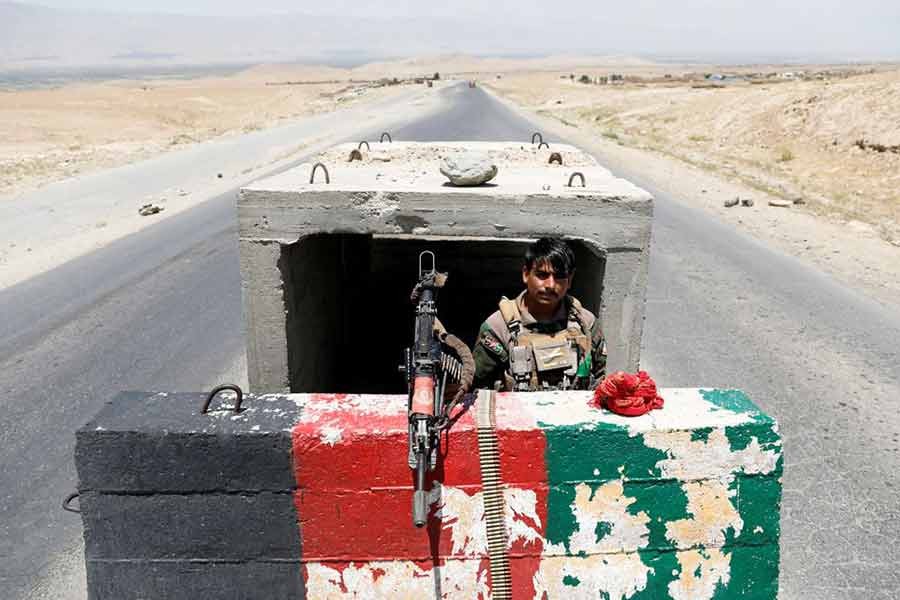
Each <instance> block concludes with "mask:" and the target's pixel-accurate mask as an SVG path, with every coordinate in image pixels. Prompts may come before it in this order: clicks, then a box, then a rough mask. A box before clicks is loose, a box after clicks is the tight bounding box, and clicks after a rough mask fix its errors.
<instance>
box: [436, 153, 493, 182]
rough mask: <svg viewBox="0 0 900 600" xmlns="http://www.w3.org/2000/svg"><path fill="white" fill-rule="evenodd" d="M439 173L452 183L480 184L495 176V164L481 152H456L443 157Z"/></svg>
mask: <svg viewBox="0 0 900 600" xmlns="http://www.w3.org/2000/svg"><path fill="white" fill-rule="evenodd" d="M441 173H443V174H444V175H445V176H446V177H447V179H449V180H450V183H452V184H453V185H461V186H473V185H481V184H482V183H487V182H488V181H490V180H491V179H493V178H494V177H496V176H497V165H495V164H494V163H492V162H491V161H490V159H489V158H488V157H487V156H483V155H481V154H476V153H466V154H457V155H451V156H447V157H445V158H444V160H443V162H442V163H441Z"/></svg>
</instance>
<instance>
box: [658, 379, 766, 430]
mask: <svg viewBox="0 0 900 600" xmlns="http://www.w3.org/2000/svg"><path fill="white" fill-rule="evenodd" d="M659 395H660V396H662V398H663V400H664V401H665V404H664V405H663V407H662V408H661V409H659V410H653V411H650V412H649V413H647V416H649V417H650V420H651V422H652V429H655V430H665V431H671V430H679V429H680V430H685V429H702V428H706V427H729V426H733V425H743V424H744V423H749V422H751V421H753V418H754V417H755V416H756V414H755V413H752V412H735V411H732V410H728V409H727V408H722V407H720V406H717V405H715V404H713V403H712V402H710V401H709V400H707V399H705V398H704V397H703V396H702V395H701V394H700V389H699V388H664V389H661V390H659Z"/></svg>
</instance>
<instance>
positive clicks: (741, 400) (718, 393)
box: [699, 389, 774, 423]
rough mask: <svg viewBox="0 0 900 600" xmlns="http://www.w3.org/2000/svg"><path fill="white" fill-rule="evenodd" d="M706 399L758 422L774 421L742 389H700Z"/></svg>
mask: <svg viewBox="0 0 900 600" xmlns="http://www.w3.org/2000/svg"><path fill="white" fill-rule="evenodd" d="M699 392H700V395H701V396H702V397H703V399H704V400H706V401H707V402H709V403H710V404H713V405H714V406H717V407H719V408H724V409H725V410H730V411H731V412H736V413H741V414H746V415H747V416H749V417H750V418H752V419H753V420H754V421H756V422H757V423H773V422H774V421H773V420H772V417H770V416H769V415H767V414H766V413H764V412H762V411H761V410H760V409H759V407H758V406H756V405H755V404H754V403H753V401H752V400H750V398H748V397H747V394H745V393H744V392H742V391H740V390H710V389H701V390H699Z"/></svg>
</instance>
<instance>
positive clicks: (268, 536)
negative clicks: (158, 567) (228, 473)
mask: <svg viewBox="0 0 900 600" xmlns="http://www.w3.org/2000/svg"><path fill="white" fill-rule="evenodd" d="M79 501H80V505H81V516H82V519H84V549H85V556H86V557H87V558H88V559H100V558H106V559H133V558H138V559H163V558H165V559H197V558H215V559H229V560H238V561H247V560H257V559H269V560H270V559H287V560H290V559H298V558H299V557H300V533H299V529H298V525H297V517H296V514H297V513H296V510H295V509H294V497H293V495H292V494H291V493H277V494H276V493H272V492H261V493H258V494H150V495H140V496H137V495H130V494H126V495H122V494H100V493H97V492H88V493H85V494H82V495H81V497H80V498H79Z"/></svg>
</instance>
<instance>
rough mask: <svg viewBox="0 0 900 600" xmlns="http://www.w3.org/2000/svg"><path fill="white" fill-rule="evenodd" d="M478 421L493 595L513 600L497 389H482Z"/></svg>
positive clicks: (497, 599) (505, 599)
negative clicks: (499, 437) (498, 438)
mask: <svg viewBox="0 0 900 600" xmlns="http://www.w3.org/2000/svg"><path fill="white" fill-rule="evenodd" d="M475 424H476V427H477V430H478V460H479V462H480V464H481V488H482V498H483V499H484V500H483V501H484V521H485V527H486V528H487V543H488V564H489V568H490V575H491V598H493V600H512V579H511V577H510V572H509V554H508V553H507V539H508V535H507V531H506V505H505V502H504V499H503V480H502V478H501V476H500V451H499V448H498V444H497V419H496V392H493V391H490V390H479V392H478V399H477V401H476V415H475Z"/></svg>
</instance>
